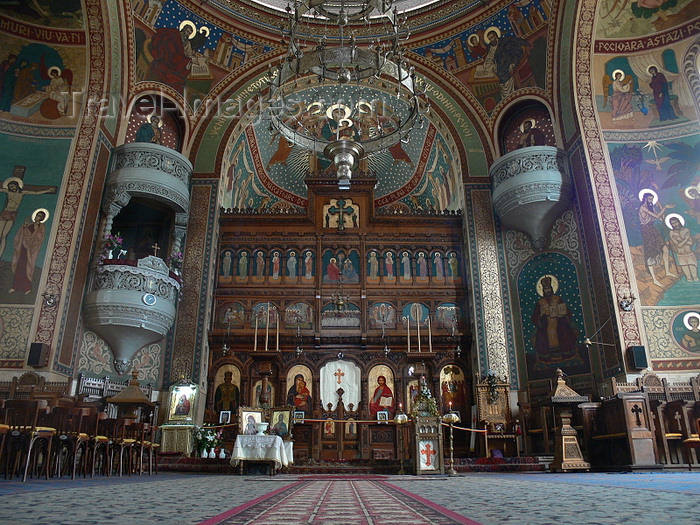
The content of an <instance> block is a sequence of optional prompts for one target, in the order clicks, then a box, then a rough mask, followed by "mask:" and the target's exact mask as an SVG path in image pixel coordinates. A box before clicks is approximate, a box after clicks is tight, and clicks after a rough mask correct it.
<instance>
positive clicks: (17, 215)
mask: <svg viewBox="0 0 700 525" xmlns="http://www.w3.org/2000/svg"><path fill="white" fill-rule="evenodd" d="M69 149H70V139H38V138H37V139H34V140H31V141H28V140H26V138H22V137H18V136H13V135H9V134H0V167H1V168H0V303H3V304H34V302H35V300H36V298H37V294H38V287H39V281H40V279H41V273H42V268H43V265H44V259H45V257H46V251H47V249H48V239H49V236H50V232H51V228H52V226H53V224H54V220H55V216H54V215H55V210H56V204H57V201H58V196H57V193H58V190H59V188H60V186H61V183H62V180H63V169H64V165H65V162H66V160H67V158H68V151H69ZM20 163H21V164H20Z"/></svg>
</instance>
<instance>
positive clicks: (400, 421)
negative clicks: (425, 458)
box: [394, 403, 408, 476]
mask: <svg viewBox="0 0 700 525" xmlns="http://www.w3.org/2000/svg"><path fill="white" fill-rule="evenodd" d="M394 423H396V425H397V427H396V430H397V431H398V433H399V463H400V465H401V468H399V472H398V474H399V475H400V476H403V475H404V474H406V471H405V470H404V469H403V426H404V425H405V424H406V423H408V416H407V415H406V414H404V411H403V406H402V405H401V403H399V412H398V413H397V414H396V416H395V417H394Z"/></svg>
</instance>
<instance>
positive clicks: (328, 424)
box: [323, 418, 335, 438]
mask: <svg viewBox="0 0 700 525" xmlns="http://www.w3.org/2000/svg"><path fill="white" fill-rule="evenodd" d="M323 437H324V438H334V437H335V421H333V420H332V419H331V418H328V419H326V420H325V421H324V422H323Z"/></svg>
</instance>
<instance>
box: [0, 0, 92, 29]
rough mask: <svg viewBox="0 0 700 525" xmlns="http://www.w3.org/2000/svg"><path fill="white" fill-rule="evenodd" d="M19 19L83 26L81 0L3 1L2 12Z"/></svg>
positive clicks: (57, 24) (56, 25) (60, 25)
mask: <svg viewBox="0 0 700 525" xmlns="http://www.w3.org/2000/svg"><path fill="white" fill-rule="evenodd" d="M3 12H5V13H7V14H8V15H10V16H11V17H13V18H16V19H17V20H22V21H26V22H32V23H34V24H41V25H45V26H50V27H60V28H65V27H83V13H82V2H81V0H24V1H19V2H2V4H0V13H3Z"/></svg>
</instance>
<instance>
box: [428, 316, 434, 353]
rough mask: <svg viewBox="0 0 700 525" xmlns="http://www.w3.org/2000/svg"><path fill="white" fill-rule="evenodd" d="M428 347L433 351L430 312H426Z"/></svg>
mask: <svg viewBox="0 0 700 525" xmlns="http://www.w3.org/2000/svg"><path fill="white" fill-rule="evenodd" d="M428 349H429V350H430V351H431V352H432V351H433V332H432V331H431V330H430V314H428Z"/></svg>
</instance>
